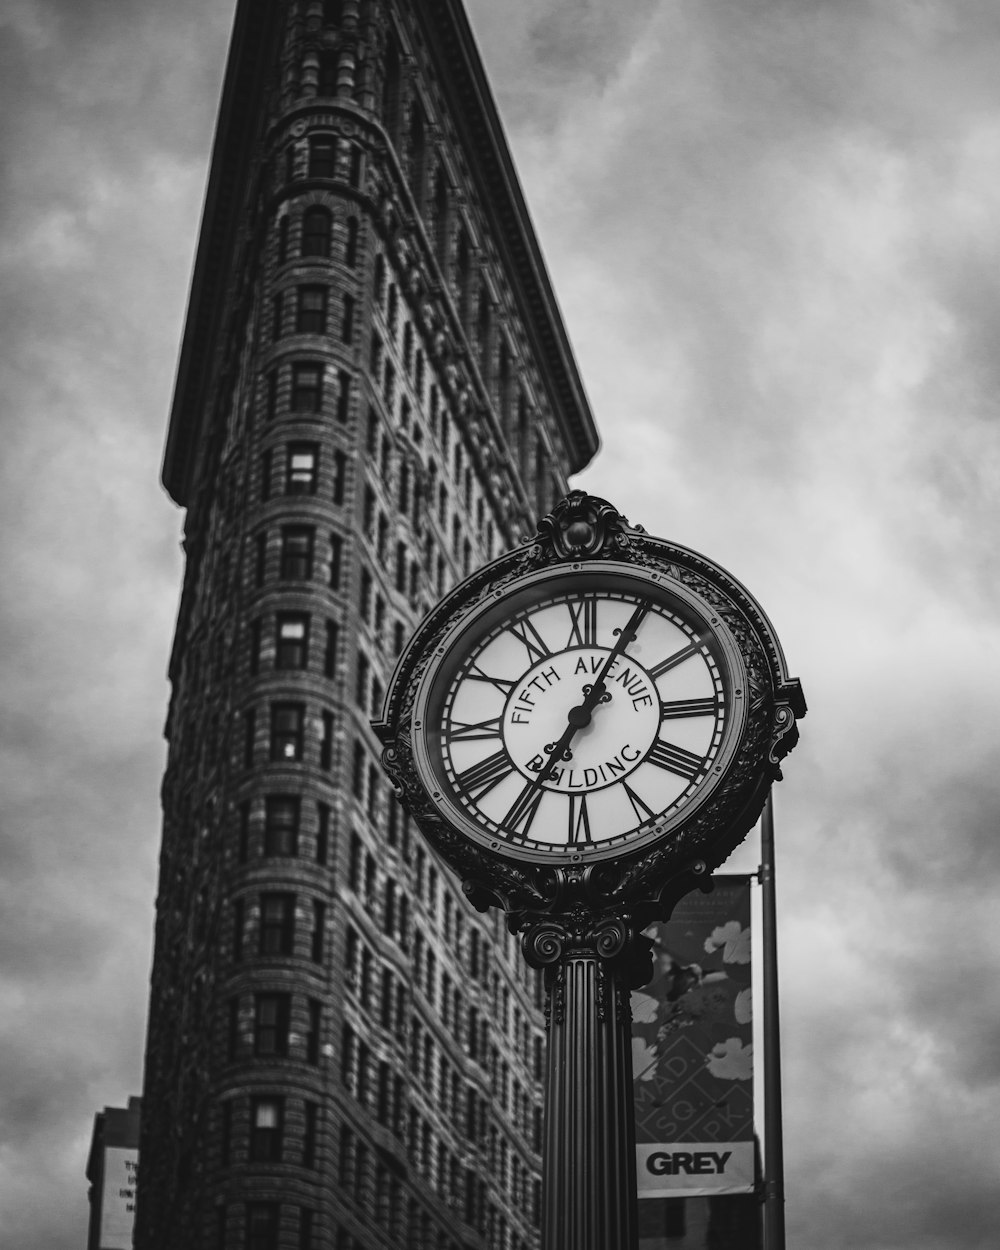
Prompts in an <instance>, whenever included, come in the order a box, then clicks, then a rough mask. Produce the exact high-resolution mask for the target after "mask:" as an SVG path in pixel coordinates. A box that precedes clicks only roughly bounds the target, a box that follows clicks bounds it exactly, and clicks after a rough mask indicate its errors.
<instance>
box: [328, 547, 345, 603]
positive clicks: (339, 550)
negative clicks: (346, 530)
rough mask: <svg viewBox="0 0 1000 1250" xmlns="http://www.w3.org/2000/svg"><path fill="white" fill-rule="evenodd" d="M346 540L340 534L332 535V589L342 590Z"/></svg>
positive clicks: (330, 579)
mask: <svg viewBox="0 0 1000 1250" xmlns="http://www.w3.org/2000/svg"><path fill="white" fill-rule="evenodd" d="M343 551H344V540H343V538H341V536H340V535H339V534H331V535H330V577H329V582H330V589H331V590H339V589H340V568H341V563H342V559H343Z"/></svg>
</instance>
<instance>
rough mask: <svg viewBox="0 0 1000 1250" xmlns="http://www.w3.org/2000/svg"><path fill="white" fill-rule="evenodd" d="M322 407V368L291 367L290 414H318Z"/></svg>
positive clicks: (318, 366) (304, 364)
mask: <svg viewBox="0 0 1000 1250" xmlns="http://www.w3.org/2000/svg"><path fill="white" fill-rule="evenodd" d="M322 407H323V366H322V365H320V364H315V363H313V362H308V363H303V362H300V363H298V364H294V365H292V412H320V411H321V410H322Z"/></svg>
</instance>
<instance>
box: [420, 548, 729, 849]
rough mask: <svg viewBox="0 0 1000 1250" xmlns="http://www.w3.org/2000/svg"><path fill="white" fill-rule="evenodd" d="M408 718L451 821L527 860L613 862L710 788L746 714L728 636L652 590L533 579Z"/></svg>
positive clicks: (629, 583)
mask: <svg viewBox="0 0 1000 1250" xmlns="http://www.w3.org/2000/svg"><path fill="white" fill-rule="evenodd" d="M442 653H443V658H442V659H441V661H440V662H439V663H437V664H435V665H433V666H432V668H431V671H430V672H429V674H428V677H427V678H426V679H425V682H424V687H423V690H422V694H419V695H418V698H417V703H416V706H415V719H414V729H415V730H416V731H417V732H416V733H415V735H414V740H415V743H416V744H417V745H418V747H419V748H420V749H418V751H417V760H418V768H421V769H423V770H426V771H427V772H428V773H429V774H430V775H429V776H426V777H425V784H427V783H429V785H428V788H429V791H430V793H431V795H432V797H433V798H434V800H435V802H436V803H437V804H438V806H439V808H440V809H441V810H442V813H443V814H444V815H445V818H446V819H447V820H448V821H449V823H450V824H452V825H457V826H458V827H461V828H464V829H466V830H467V831H469V832H471V833H472V834H473V835H474V836H477V837H479V838H481V839H482V838H486V839H488V840H489V845H491V846H493V847H495V848H497V849H503V850H505V851H508V852H513V853H515V854H519V855H524V856H526V857H530V858H538V857H539V855H542V856H545V857H547V856H551V855H553V854H558V855H559V856H560V858H562V857H565V855H566V853H570V856H571V857H572V858H584V857H591V856H597V857H601V855H602V853H603V854H616V853H621V851H622V849H623V847H624V845H625V844H626V843H629V844H631V843H632V842H634V841H639V840H645V839H646V838H650V837H659V836H660V835H661V834H663V832H664V831H665V830H666V829H668V828H670V827H671V826H672V825H674V824H676V823H678V822H679V821H680V820H681V819H683V816H684V814H687V813H689V812H690V810H691V809H692V807H694V806H699V805H700V802H701V800H702V799H703V798H704V797H705V796H707V794H708V793H709V792H710V791H711V790H713V789H714V788H715V785H716V784H717V782H718V780H719V778H720V776H721V775H722V772H723V771H724V766H725V763H726V762H727V760H728V758H729V756H730V755H731V753H732V748H733V746H734V744H735V741H736V739H737V738H738V736H739V729H740V727H741V725H742V710H743V704H744V702H745V700H744V698H743V691H742V688H741V687H742V681H741V680H740V679H739V677H738V675H737V674H738V671H739V670H738V652H737V650H736V648H735V645H734V644H733V643H732V641H731V640H730V639H729V638H728V633H727V631H726V630H725V628H724V626H722V625H721V623H720V622H719V621H718V620H717V619H716V618H713V617H711V616H710V615H706V610H705V609H704V608H703V607H702V606H701V605H700V602H699V603H698V604H695V603H694V602H692V601H691V599H690V597H685V596H684V594H683V592H677V593H675V592H673V591H670V590H667V589H666V587H664V586H663V585H662V584H661V582H660V579H659V578H654V577H649V576H647V577H643V576H642V575H641V574H636V573H635V572H630V574H629V576H627V577H626V576H609V575H608V573H607V572H606V570H605V569H602V570H601V573H600V574H594V573H589V574H588V573H580V574H576V575H565V576H560V577H552V576H551V575H550V576H549V577H547V578H545V579H544V580H538V581H536V582H535V583H534V584H533V585H531V586H530V587H526V588H525V589H524V590H522V591H520V592H515V593H513V594H511V595H510V596H509V597H507V596H505V597H504V599H503V600H502V601H500V602H498V603H494V604H490V605H488V606H487V607H486V608H485V609H480V610H479V611H478V612H477V613H476V614H475V615H474V617H473V619H472V620H471V622H466V623H465V624H464V625H463V627H462V628H461V629H460V630H459V632H458V634H457V636H456V637H455V638H454V639H453V640H451V641H450V643H449V644H447V645H446V646H445V647H444V648H442Z"/></svg>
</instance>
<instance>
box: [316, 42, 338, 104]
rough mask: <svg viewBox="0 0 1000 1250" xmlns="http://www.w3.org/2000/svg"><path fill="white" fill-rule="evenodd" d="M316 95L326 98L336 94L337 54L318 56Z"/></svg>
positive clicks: (326, 53) (329, 53)
mask: <svg viewBox="0 0 1000 1250" xmlns="http://www.w3.org/2000/svg"><path fill="white" fill-rule="evenodd" d="M317 94H318V95H326V96H335V95H336V94H337V54H336V53H335V52H323V53H321V54H320V58H319V81H318V87H317Z"/></svg>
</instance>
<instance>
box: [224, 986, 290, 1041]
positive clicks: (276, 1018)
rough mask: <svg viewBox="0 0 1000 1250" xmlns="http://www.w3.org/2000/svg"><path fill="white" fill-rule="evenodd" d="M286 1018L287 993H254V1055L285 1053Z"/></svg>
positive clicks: (287, 1014)
mask: <svg viewBox="0 0 1000 1250" xmlns="http://www.w3.org/2000/svg"><path fill="white" fill-rule="evenodd" d="M233 1001H234V1002H236V1001H237V1000H235V999H234V1000H233ZM288 1020H289V995H288V994H255V995H254V1021H253V1025H254V1027H253V1053H254V1054H255V1055H287V1054H288Z"/></svg>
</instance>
